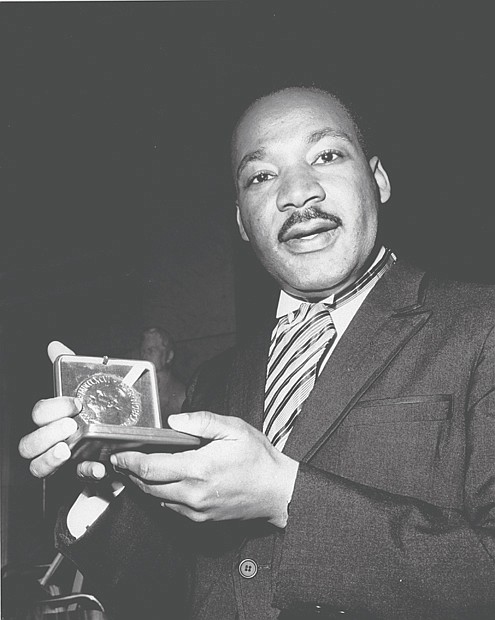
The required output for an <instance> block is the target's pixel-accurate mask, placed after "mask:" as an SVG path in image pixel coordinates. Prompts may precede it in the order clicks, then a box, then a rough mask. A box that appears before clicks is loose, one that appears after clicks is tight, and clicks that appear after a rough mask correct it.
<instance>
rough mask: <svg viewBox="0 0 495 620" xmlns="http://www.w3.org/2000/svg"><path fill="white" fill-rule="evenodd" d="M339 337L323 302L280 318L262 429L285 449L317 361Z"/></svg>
mask: <svg viewBox="0 0 495 620" xmlns="http://www.w3.org/2000/svg"><path fill="white" fill-rule="evenodd" d="M335 336H336V330H335V326H334V324H333V321H332V318H331V316H330V312H329V310H328V307H327V306H326V305H325V304H324V303H317V304H309V303H302V304H301V306H300V307H299V309H298V310H297V311H296V312H295V313H294V314H293V319H292V321H291V320H290V316H284V317H282V318H281V319H280V321H279V324H278V326H277V330H275V333H274V336H273V338H272V342H271V344H270V353H269V357H268V360H269V361H268V368H267V378H266V384H265V418H264V422H263V432H264V433H265V435H266V436H267V437H268V439H269V440H270V441H271V442H272V444H273V445H274V446H276V447H277V448H279V449H280V450H282V448H283V446H284V444H285V442H286V441H287V438H288V436H289V433H290V431H291V430H292V427H293V426H294V423H295V421H296V417H297V415H298V414H299V412H300V411H301V408H302V405H303V403H304V401H305V400H306V398H307V397H308V396H309V393H310V392H311V390H312V389H313V386H314V384H315V380H316V375H317V370H318V362H319V361H320V359H321V357H322V354H323V352H324V350H325V349H326V348H327V346H328V345H329V343H330V342H331V341H333V340H334V338H335Z"/></svg>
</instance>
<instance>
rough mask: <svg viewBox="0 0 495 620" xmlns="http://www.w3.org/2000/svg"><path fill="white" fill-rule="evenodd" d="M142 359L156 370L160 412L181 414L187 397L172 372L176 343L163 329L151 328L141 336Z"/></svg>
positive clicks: (182, 386)
mask: <svg viewBox="0 0 495 620" xmlns="http://www.w3.org/2000/svg"><path fill="white" fill-rule="evenodd" d="M140 353H141V357H142V358H143V359H144V360H147V361H148V362H152V363H153V364H154V365H155V369H156V379H157V382H158V394H159V396H160V410H161V413H162V415H169V414H171V413H179V412H180V410H181V407H182V403H183V402H184V399H185V397H186V393H185V386H184V384H183V383H182V382H181V381H179V379H178V378H177V377H176V376H175V375H174V373H173V371H172V361H173V359H174V355H175V351H174V343H173V341H172V337H171V336H170V334H169V333H168V332H166V331H165V330H164V329H163V328H161V327H149V328H148V329H145V330H144V331H143V333H142V335H141V347H140Z"/></svg>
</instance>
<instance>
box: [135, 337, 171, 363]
mask: <svg viewBox="0 0 495 620" xmlns="http://www.w3.org/2000/svg"><path fill="white" fill-rule="evenodd" d="M141 357H142V358H143V359H145V360H147V361H148V362H152V363H153V364H154V365H155V368H156V369H157V370H161V369H162V368H164V367H165V366H166V365H167V363H168V361H169V359H168V358H169V351H168V349H167V347H166V346H165V345H164V343H163V340H162V337H161V336H160V334H158V333H155V332H146V333H145V334H144V336H143V341H142V343H141Z"/></svg>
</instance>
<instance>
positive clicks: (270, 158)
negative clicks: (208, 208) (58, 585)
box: [20, 88, 495, 620]
mask: <svg viewBox="0 0 495 620" xmlns="http://www.w3.org/2000/svg"><path fill="white" fill-rule="evenodd" d="M232 153H233V170H234V174H235V179H236V186H237V197H238V198H237V200H238V202H237V214H238V223H239V228H240V231H241V235H242V237H243V238H244V239H246V240H248V241H249V242H250V243H251V244H252V246H253V249H254V251H255V252H256V254H257V256H258V257H259V259H260V260H261V262H262V263H263V265H264V266H265V268H266V269H267V270H268V271H269V273H270V274H271V275H272V276H273V277H274V278H275V280H276V281H277V282H278V284H279V285H280V288H281V290H282V293H281V296H280V301H279V308H278V312H277V315H278V317H277V318H276V317H274V316H272V317H271V320H270V321H269V323H267V324H266V325H263V326H260V331H259V334H258V336H257V337H256V338H253V339H252V340H251V341H250V342H249V343H245V344H242V345H240V346H239V347H238V348H237V349H236V350H235V351H233V352H228V353H227V354H224V355H223V356H221V357H220V358H219V359H217V360H214V361H213V362H211V363H209V364H207V365H205V367H204V368H203V369H200V372H199V373H198V375H197V377H196V379H195V380H194V381H193V383H192V385H191V386H190V388H189V392H188V398H187V400H186V403H185V405H184V411H190V412H192V413H190V414H181V415H178V416H172V417H171V418H170V419H169V422H170V425H171V426H172V428H175V429H177V430H180V431H184V432H188V433H191V434H194V435H198V436H201V437H203V438H205V439H206V440H209V443H206V445H204V446H203V447H201V448H199V449H198V450H196V451H189V452H185V453H183V454H176V455H141V454H138V453H124V454H119V455H114V456H113V457H112V463H113V464H114V466H115V467H116V468H117V470H118V471H120V472H122V473H123V474H124V476H126V477H127V479H128V480H129V481H131V482H132V483H134V484H128V485H127V489H126V491H125V492H123V493H121V494H120V495H119V496H118V498H117V499H114V500H112V502H111V503H110V507H109V508H108V509H107V510H106V511H105V512H104V513H103V515H102V516H101V517H100V518H99V519H98V520H97V521H96V522H95V523H94V524H93V525H92V526H91V527H90V529H89V531H88V532H87V533H86V534H84V535H83V536H81V537H80V538H79V539H78V540H76V541H74V538H73V536H71V535H70V534H68V533H67V532H66V531H65V530H64V529H63V522H62V526H61V527H62V529H61V533H60V534H59V538H58V540H59V543H58V544H59V546H60V548H62V549H63V550H64V553H66V554H67V555H69V556H70V557H72V558H73V559H74V560H75V561H76V562H78V563H79V565H80V566H81V567H82V570H83V571H87V572H88V573H90V574H91V575H93V577H94V579H95V581H96V582H98V585H99V587H100V589H101V592H102V595H105V596H106V597H107V600H109V601H111V600H113V601H114V603H113V604H114V605H115V601H117V604H116V606H117V607H119V604H118V601H122V600H123V599H124V597H125V595H126V594H129V592H131V593H132V594H133V595H135V596H136V597H139V600H140V603H141V604H144V603H145V602H146V605H147V607H146V609H147V612H148V614H149V616H145V617H160V616H159V614H158V613H157V611H156V610H157V608H159V607H160V605H161V606H162V607H163V609H166V600H167V597H169V600H170V601H171V604H172V605H175V606H176V607H175V611H173V612H170V616H169V617H172V618H173V617H184V618H201V619H202V620H204V619H222V620H223V619H225V620H229V619H232V620H233V619H234V618H239V619H250V620H251V619H255V620H265V619H266V620H268V619H273V618H280V619H286V620H287V619H295V618H299V619H302V618H304V619H305V618H312V617H319V618H337V617H338V618H340V617H346V618H347V617H349V618H383V619H390V620H392V619H393V620H397V619H411V620H413V619H414V620H418V619H420V618H424V619H427V618H428V619H439V618H444V619H449V620H451V619H453V618H465V619H466V618H473V619H474V618H477V619H478V618H489V617H490V618H491V617H493V616H494V614H495V566H494V557H495V531H494V528H495V521H494V516H495V515H494V512H493V511H494V508H493V507H494V506H495V502H494V500H495V476H494V468H495V415H494V412H495V402H494V399H495V390H494V386H495V348H494V346H495V340H494V336H493V331H494V330H493V327H494V325H495V312H494V309H495V305H494V304H495V292H494V290H493V289H491V288H488V287H481V286H477V285H465V284H459V283H445V282H440V281H437V280H435V279H430V278H428V277H426V276H425V274H424V273H422V272H420V271H418V270H416V269H414V268H412V267H410V266H408V265H406V264H402V263H401V262H400V260H399V261H397V262H395V257H394V256H393V254H391V253H390V252H389V251H387V250H385V249H384V248H381V247H380V244H379V243H378V242H377V230H378V212H379V208H380V205H381V204H382V203H384V202H386V201H387V200H388V198H389V196H390V184H389V180H388V177H387V174H386V172H385V170H384V168H383V166H382V164H381V162H380V160H379V159H378V158H377V157H376V156H375V155H373V156H371V157H370V156H369V154H367V153H366V147H365V145H364V144H363V140H362V137H361V135H360V133H359V130H358V128H357V127H356V124H355V122H354V120H353V118H352V117H351V115H350V113H349V112H348V111H347V110H346V108H345V107H344V106H343V105H342V104H341V103H340V102H339V101H338V100H337V99H336V98H335V97H334V96H333V95H331V94H329V93H326V92H323V91H320V90H316V89H302V88H290V89H286V90H283V91H279V92H276V93H273V94H271V95H268V96H266V97H264V98H262V99H260V100H258V101H256V102H255V103H254V104H253V105H252V106H251V107H250V108H249V109H248V110H247V111H246V112H245V114H244V115H243V117H242V118H241V120H240V121H239V124H238V125H237V127H236V130H235V133H234V138H233V148H232ZM321 301H323V302H324V303H323V304H321V303H318V304H315V303H314V302H321ZM301 302H302V303H301ZM308 302H311V303H308ZM307 317H310V318H309V319H308V318H307ZM329 317H330V318H329ZM322 326H324V328H323V327H322ZM288 369H290V371H289V370H288ZM294 377H296V379H297V382H296V383H294ZM315 379H316V383H314V381H315ZM313 383H314V387H313ZM76 410H77V403H76V404H74V403H73V402H72V401H71V400H70V399H65V400H57V401H42V402H41V403H38V405H37V406H36V407H35V409H34V412H33V418H34V420H35V422H36V423H37V424H38V425H41V428H40V429H38V430H37V431H34V433H32V434H31V435H28V436H27V437H26V438H24V440H23V441H22V442H21V448H20V449H21V453H22V454H23V456H25V457H26V458H31V459H33V460H32V463H31V469H32V471H33V473H35V475H38V476H44V475H48V474H49V473H51V472H52V471H54V470H55V469H57V468H58V467H59V466H60V465H61V464H62V463H63V462H64V461H65V460H66V459H67V458H68V457H69V454H68V449H67V446H66V445H65V444H64V443H63V440H64V439H65V438H66V437H67V435H69V434H70V433H71V432H73V431H74V429H75V422H74V421H73V420H71V419H70V417H68V416H71V415H73V414H74V413H75V412H76ZM211 412H214V413H211ZM216 414H223V415H228V416H230V417H222V415H216ZM79 470H80V473H81V474H83V475H86V476H87V477H91V476H93V477H100V476H101V475H102V473H103V472H102V470H101V467H100V469H99V468H98V465H96V464H91V463H89V464H88V463H86V464H82V465H80V466H79ZM174 563H175V564H174ZM182 574H183V575H184V579H185V581H180V579H182V577H179V575H182ZM174 580H175V581H174ZM179 581H180V583H181V584H183V583H186V584H187V585H186V586H185V587H186V588H187V589H186V591H185V592H184V591H181V596H183V597H184V598H185V599H187V601H188V603H189V605H188V606H187V608H186V609H181V608H179V607H178V606H179V605H180V602H179V600H178V599H179V598H180V597H175V598H174V594H176V593H177V592H178V591H179V589H180V588H181V587H183V586H182V585H181V586H179V585H177V584H178V583H179ZM158 584H160V585H159V586H158ZM170 584H172V585H170ZM157 587H158V589H159V591H158V592H156V591H155V590H156V589H157ZM128 598H129V597H127V598H126V600H128ZM122 608H123V607H122V605H120V612H121V613H122ZM152 610H154V615H153V611H152ZM174 614H175V615H174ZM121 617H123V616H121ZM165 617H166V615H165Z"/></svg>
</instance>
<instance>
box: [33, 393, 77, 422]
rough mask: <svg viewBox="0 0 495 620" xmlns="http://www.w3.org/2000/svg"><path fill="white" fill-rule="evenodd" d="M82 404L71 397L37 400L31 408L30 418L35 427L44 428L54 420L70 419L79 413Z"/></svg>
mask: <svg viewBox="0 0 495 620" xmlns="http://www.w3.org/2000/svg"><path fill="white" fill-rule="evenodd" d="M81 410H82V402H81V401H80V400H79V398H72V396H58V397H57V398H48V399H46V400H39V401H38V402H37V403H36V404H35V406H34V407H33V413H32V418H33V422H34V423H35V424H36V425H37V426H44V425H45V424H49V423H50V422H54V421H55V420H60V419H62V418H67V417H72V416H75V415H77V414H78V413H80V411H81Z"/></svg>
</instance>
